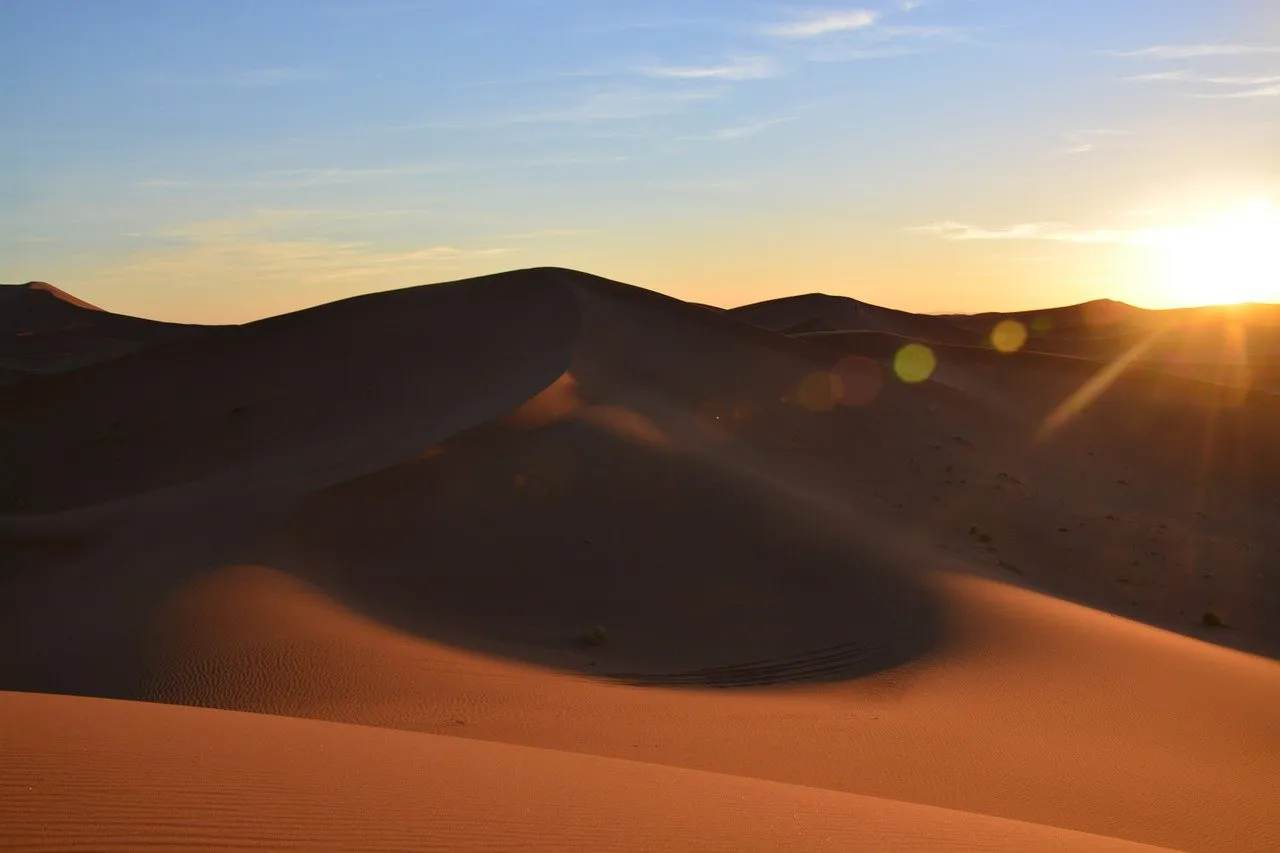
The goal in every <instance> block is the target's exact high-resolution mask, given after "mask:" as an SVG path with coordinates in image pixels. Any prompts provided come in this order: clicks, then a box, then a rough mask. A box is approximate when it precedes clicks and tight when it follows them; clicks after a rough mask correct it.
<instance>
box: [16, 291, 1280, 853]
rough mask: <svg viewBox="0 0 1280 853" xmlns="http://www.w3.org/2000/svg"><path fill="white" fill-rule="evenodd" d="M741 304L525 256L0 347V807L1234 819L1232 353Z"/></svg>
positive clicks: (1246, 473) (539, 825)
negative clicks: (259, 308) (1012, 337)
mask: <svg viewBox="0 0 1280 853" xmlns="http://www.w3.org/2000/svg"><path fill="white" fill-rule="evenodd" d="M830 299H832V298H831V297H824V298H823V300H824V301H823V303H822V304H823V305H828V304H829V300H830ZM798 300H799V301H800V303H801V305H800V307H801V308H803V307H804V303H805V300H809V297H800V298H798ZM810 301H811V300H810ZM794 302H795V300H793V301H792V303H794ZM64 304H66V305H72V306H73V307H76V306H74V303H72V302H65V303H64ZM786 307H787V312H784V313H786V316H784V317H782V318H781V319H782V320H784V321H786V322H784V323H781V324H780V325H782V326H792V327H793V326H795V325H797V324H799V325H801V326H803V325H804V323H805V322H806V318H805V317H804V313H805V311H803V310H800V311H797V310H796V309H797V306H796V305H795V304H788V305H787V306H786ZM767 309H769V306H768V305H767V304H766V305H765V306H764V307H763V308H761V307H753V309H752V310H751V311H749V312H745V313H744V312H741V311H730V312H720V311H711V310H708V309H706V308H705V307H702V306H696V305H690V304H686V303H681V302H679V301H677V300H673V299H669V298H666V297H663V296H660V295H658V294H655V293H651V292H648V291H644V290H640V289H638V288H632V287H628V286H625V285H621V284H618V283H616V282H610V281H606V280H603V279H598V278H595V277H591V276H587V275H584V274H580V273H573V272H570V271H565V270H555V269H539V270H528V271H520V272H516V273H509V274H504V275H499V276H491V277H488V278H484V279H477V280H471V281H466V282H458V283H452V284H447V285H434V286H430V287H423V288H412V289H407V290H401V291H394V292H389V293H384V294H373V295H370V296H364V297H358V298H356V299H351V300H345V301H343V302H339V303H334V304H331V305H326V306H321V307H319V308H315V309H309V310H307V311H302V312H298V313H295V314H291V315H285V316H282V317H276V318H270V319H266V320H262V321H259V322H257V323H253V324H249V325H246V326H241V327H232V328H228V329H221V330H218V331H217V332H216V333H209V334H197V335H193V336H191V337H189V338H183V339H179V340H171V341H166V342H164V343H163V344H156V345H153V344H146V345H140V346H139V347H137V348H136V349H135V350H133V351H130V352H129V353H127V354H123V355H120V356H119V357H115V358H112V359H110V360H105V361H102V362H100V363H97V364H92V365H88V366H83V367H79V368H76V369H67V370H63V371H61V372H58V373H56V374H48V375H45V374H42V375H40V376H37V377H26V378H24V379H22V380H21V381H18V382H15V383H13V384H11V385H9V386H8V387H5V388H0V435H2V436H3V439H4V440H3V442H2V443H0V474H2V475H3V476H0V507H3V510H2V514H0V690H4V691H9V692H5V693H0V756H2V757H3V760H2V761H0V786H2V787H3V789H4V793H3V795H0V803H2V804H3V805H0V808H3V809H4V810H5V811H4V814H3V818H2V819H0V827H3V828H0V841H2V842H3V843H2V846H4V847H5V848H6V849H50V850H62V849H77V848H82V847H84V848H93V849H136V848H139V847H143V846H161V847H165V846H193V847H201V848H229V847H256V848H262V849H282V848H293V849H314V848H329V849H495V848H497V849H510V848H513V847H520V846H527V847H534V848H542V849H566V848H591V849H673V848H674V849H734V850H737V849H840V850H848V849H866V850H884V849H890V850H891V849H902V850H918V849H947V850H951V849H972V850H991V849H1018V850H1026V849H1045V850H1060V849H1081V850H1093V849H1116V850H1121V849H1131V848H1132V849H1140V846H1141V845H1149V846H1150V847H1149V848H1148V849H1150V848H1151V847H1154V848H1164V849H1177V850H1188V851H1192V850H1196V851H1199V850H1204V851H1209V850H1222V849H1231V850H1259V851H1261V850H1272V849H1276V847H1277V846H1280V793H1278V792H1280V789H1278V788H1277V784H1276V780H1277V779H1280V711H1277V709H1280V664H1277V662H1276V657H1277V653H1278V652H1280V620H1277V619H1276V615H1277V614H1278V613H1280V583H1278V582H1277V579H1278V578H1280V565H1278V563H1280V557H1278V555H1280V533H1277V532H1275V531H1273V530H1272V527H1273V526H1274V524H1273V517H1274V512H1275V510H1274V508H1275V507H1276V506H1278V505H1280V494H1278V491H1277V489H1278V487H1277V484H1278V483H1280V452H1278V451H1277V449H1276V445H1275V443H1274V441H1273V440H1272V436H1274V435H1275V429H1276V427H1277V426H1280V404H1278V400H1277V398H1276V396H1275V395H1274V394H1272V393H1270V392H1269V391H1268V389H1266V388H1265V387H1260V386H1259V385H1258V384H1257V383H1254V382H1249V383H1242V382H1240V381H1235V382H1227V381H1224V382H1220V383H1211V382H1207V381H1204V380H1203V379H1198V378H1193V377H1189V376H1187V375H1184V374H1180V373H1178V372H1177V371H1173V370H1169V369H1164V368H1165V367H1166V366H1167V364H1166V363H1165V362H1162V361H1160V359H1155V358H1149V359H1148V360H1147V362H1148V363H1144V364H1141V365H1139V364H1136V362H1135V363H1134V364H1129V365H1128V366H1127V367H1126V369H1124V370H1119V369H1117V368H1116V367H1115V366H1114V365H1115V364H1116V360H1115V357H1114V356H1113V355H1112V354H1111V353H1110V351H1108V350H1106V348H1105V347H1103V346H1097V347H1095V349H1096V351H1086V350H1087V349H1088V347H1089V346H1091V345H1092V344H1090V342H1091V341H1094V342H1096V340H1098V339H1099V336H1098V335H1096V334H1094V335H1093V336H1092V337H1090V336H1086V335H1084V334H1083V333H1082V332H1079V331H1077V332H1070V333H1069V332H1068V331H1067V330H1069V329H1071V328H1073V325H1072V324H1073V323H1075V326H1074V327H1075V328H1077V329H1079V328H1082V327H1085V326H1087V325H1088V324H1087V323H1085V322H1084V321H1083V320H1079V318H1081V317H1083V316H1085V315H1086V314H1088V315H1090V316H1092V314H1093V313H1095V312H1087V311H1084V310H1083V309H1080V308H1078V307H1076V308H1073V309H1058V311H1059V313H1058V314H1057V315H1055V316H1057V317H1058V318H1059V320H1060V322H1058V323H1057V328H1058V335H1059V337H1058V338H1055V340H1060V341H1067V342H1068V343H1070V345H1071V346H1075V347H1076V348H1077V351H1076V352H1074V353H1066V352H1049V351H1046V350H1047V349H1049V347H1048V346H1047V345H1046V346H1044V347H1040V348H1038V349H1037V348H1036V347H1029V348H1028V349H1031V350H1032V351H1025V350H1024V351H1021V352H1018V353H1014V354H1008V355H1006V354H1003V353H997V352H994V351H993V350H992V349H991V348H990V347H984V346H983V345H982V342H981V340H979V339H978V338H980V336H981V334H982V333H981V331H980V329H981V326H982V324H983V323H987V322H989V321H990V320H991V319H992V318H937V317H922V318H916V319H917V320H918V321H919V322H918V323H917V325H916V327H915V331H914V333H913V334H915V335H916V336H915V337H914V338H911V337H905V335H907V334H908V333H909V332H912V330H911V329H908V328H906V323H907V321H908V320H910V318H911V316H912V315H906V319H904V318H902V317H899V316H898V314H900V313H901V312H896V313H895V314H893V315H892V316H893V317H895V318H896V319H895V322H899V326H898V327H897V328H894V329H887V328H883V327H880V326H876V325H875V324H873V323H868V324H867V325H866V326H865V327H854V328H849V327H847V326H846V327H844V328H841V327H839V326H838V325H837V326H836V327H835V328H831V326H832V325H833V324H830V323H829V324H828V328H826V329H825V331H822V330H815V329H813V328H811V327H809V326H806V327H804V328H802V329H800V330H799V331H795V332H794V334H791V335H787V334H782V333H780V332H779V331H777V330H775V329H773V328H764V326H768V325H770V320H771V318H770V317H769V310H767ZM1127 309H1128V307H1127V306H1125V307H1124V308H1118V309H1110V310H1109V311H1107V312H1103V313H1104V315H1105V318H1106V322H1107V323H1111V324H1114V323H1122V324H1126V328H1125V329H1124V330H1119V331H1117V330H1114V329H1113V330H1111V331H1115V332H1116V335H1120V334H1131V333H1134V331H1133V329H1131V328H1129V327H1130V326H1133V327H1136V326H1137V325H1140V324H1146V326H1154V325H1158V324H1161V323H1163V324H1166V325H1168V324H1169V323H1170V322H1172V321H1170V320H1169V319H1168V318H1164V319H1162V318H1160V317H1148V316H1146V314H1147V313H1150V312H1141V311H1140V310H1139V309H1131V310H1127ZM76 310H82V311H88V310H89V309H88V308H80V307H76ZM842 310H843V309H842ZM819 313H820V312H819ZM746 314H749V315H750V322H748V321H747V319H746ZM796 316H799V317H800V319H799V320H798V321H797V322H796V323H792V322H791V321H792V320H795V317H796ZM840 316H842V317H843V318H844V320H845V321H847V320H848V319H849V317H850V316H852V317H853V318H854V321H855V322H856V321H857V317H859V316H864V317H865V316H876V315H874V314H868V313H867V312H865V311H864V312H861V314H860V313H859V312H858V311H852V312H849V311H845V312H844V313H843V314H842V315H840ZM1250 316H1253V315H1250ZM1072 318H1075V319H1074V320H1073V319H1072ZM1117 318H1118V319H1117ZM1232 318H1234V319H1232ZM774 319H776V318H774ZM808 319H812V318H808ZM1000 319H1008V318H1000ZM1032 319H1034V318H1032ZM1077 320H1079V322H1076V321H1077ZM998 321H999V320H998V319H997V320H996V322H998ZM912 322H914V321H912ZM1176 322H1177V323H1178V324H1182V326H1186V325H1187V324H1188V323H1191V324H1192V325H1194V326H1195V328H1197V329H1204V328H1208V327H1209V325H1210V324H1211V323H1212V322H1218V323H1220V324H1223V323H1239V322H1242V321H1240V320H1239V318H1238V315H1231V316H1227V315H1221V316H1219V317H1218V319H1217V320H1214V319H1213V317H1209V318H1208V319H1206V318H1205V317H1204V316H1199V315H1197V317H1196V318H1194V323H1193V322H1192V320H1191V319H1187V318H1186V317H1185V316H1183V317H1181V318H1180V319H1177V320H1176ZM1250 322H1251V323H1254V325H1257V326H1258V328H1260V329H1262V331H1261V332H1258V334H1257V337H1258V338H1259V339H1262V338H1265V336H1266V334H1267V333H1268V331H1267V330H1269V329H1270V328H1271V327H1270V326H1268V325H1267V323H1269V322H1271V321H1270V320H1268V319H1267V315H1266V312H1265V311H1262V310H1261V309H1260V310H1259V312H1258V316H1257V317H1256V318H1255V319H1254V320H1251V321H1250ZM943 323H945V324H947V325H948V326H949V327H950V328H952V329H954V330H956V333H955V336H954V339H953V340H951V341H938V340H934V339H933V338H930V337H928V336H926V335H924V334H923V333H921V332H920V330H921V329H926V330H927V329H928V328H933V327H938V326H939V324H943ZM775 325H779V324H775ZM1096 325H1097V323H1095V326H1096ZM1179 327H1181V326H1179ZM1249 328H1252V326H1250V327H1249ZM1095 332H1096V329H1095ZM961 333H964V334H968V335H970V338H969V339H961ZM1108 334H1110V332H1108ZM1162 334H1166V335H1173V334H1175V332H1172V331H1170V332H1165V333H1162ZM1202 334H1203V335H1205V336H1208V334H1209V333H1208V332H1202ZM1223 334H1225V332H1224V333H1223ZM1205 339H1206V340H1209V339H1210V338H1209V337H1206V338H1205ZM911 340H923V341H928V342H929V345H930V347H931V349H932V350H933V351H934V354H935V358H936V360H937V369H936V370H935V371H934V373H933V374H932V375H931V377H930V378H929V379H928V380H927V381H924V382H922V383H919V384H908V383H905V382H902V381H900V380H899V379H898V378H896V377H895V376H894V375H893V372H892V370H891V364H892V362H893V357H894V354H895V353H896V352H897V350H898V349H900V348H901V346H903V345H905V344H906V343H908V342H910V341H911ZM1072 342H1074V343H1072ZM1196 357H1197V358H1198V359H1200V362H1201V363H1203V364H1210V365H1216V366H1218V367H1222V366H1223V365H1227V364H1229V361H1228V360H1227V359H1226V358H1225V357H1219V356H1213V353H1212V351H1210V350H1209V349H1207V348H1205V347H1202V348H1201V350H1198V351H1197V353H1196ZM1215 358H1216V360H1215ZM1259 366H1265V365H1259ZM1111 374H1115V375H1114V378H1113V379H1111V381H1110V382H1108V383H1107V384H1106V385H1105V387H1102V385H1103V383H1102V382H1101V380H1100V378H1099V377H1105V378H1110V377H1111ZM833 375H835V376H838V377H839V379H838V380H835V381H833V380H832V376H833ZM1082 388H1083V389H1086V392H1087V397H1088V398H1087V399H1086V398H1085V396H1082V395H1081V389H1082ZM1090 389H1094V390H1093V391H1090ZM1073 401H1074V402H1073ZM1206 612H1212V613H1213V614H1214V615H1215V616H1217V617H1219V618H1220V620H1221V621H1222V622H1224V623H1225V626H1209V625H1206V624H1205V620H1204V618H1203V617H1204V614H1205V613H1206ZM192 706H200V707H192Z"/></svg>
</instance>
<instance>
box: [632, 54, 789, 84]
mask: <svg viewBox="0 0 1280 853" xmlns="http://www.w3.org/2000/svg"><path fill="white" fill-rule="evenodd" d="M636 71H637V72H638V73H640V74H643V75H644V76H646V77H657V78H664V79H672V80H763V79H765V78H768V77H776V76H777V75H778V71H779V69H778V64H777V63H776V62H774V61H773V60H772V59H769V58H768V57H763V56H755V57H744V58H741V59H735V60H733V61H732V62H727V63H722V64H720V65H645V66H641V67H640V68H637V69H636Z"/></svg>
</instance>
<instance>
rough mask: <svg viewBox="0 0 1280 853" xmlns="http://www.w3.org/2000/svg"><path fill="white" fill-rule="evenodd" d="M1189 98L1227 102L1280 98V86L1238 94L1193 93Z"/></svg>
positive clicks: (1244, 90) (1244, 91)
mask: <svg viewBox="0 0 1280 853" xmlns="http://www.w3.org/2000/svg"><path fill="white" fill-rule="evenodd" d="M1191 97H1193V98H1221V99H1228V100H1234V99H1237V98H1280V86H1259V87H1257V88H1255V89H1241V90H1240V91H1238V92H1195V93H1193V94H1192V95H1191Z"/></svg>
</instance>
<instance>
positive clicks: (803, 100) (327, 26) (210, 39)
mask: <svg viewBox="0 0 1280 853" xmlns="http://www.w3.org/2000/svg"><path fill="white" fill-rule="evenodd" d="M0 80H3V81H4V85H3V87H0V127H3V128H4V132H3V133H0V281H4V282H11V283H19V282H24V281H28V280H42V281H48V282H51V283H53V284H55V285H57V286H58V287H60V288H62V289H63V290H66V291H69V292H71V293H74V294H75V295H77V296H79V297H81V298H83V299H86V300H88V301H90V302H93V303H95V304H98V305H100V306H102V307H105V308H108V309H110V310H114V311H119V312H122V313H129V314H135V315H139V316H145V317H153V318H157V319H165V320H179V321H186V322H206V323H221V322H241V321H247V320H252V319H255V318H258V317H263V316H269V315H273V314H277V313H281V312H284V311H289V310H294V309H298V308H302V307H306V306H309V305H314V304H318V303H322V302H327V301H331V300H334V299H339V298H343V297H346V296H350V295H354V294H358V293H366V292H371V291H377V290H386V289H390V288H395V287H403V286H409V285H415V284H424V283H430V282H439V281H449V280H455V279H460V278H466V277H470V276H475V275H482V274H486V273H491V272H498V271H502V270H508V269H518V268H524V267H533V266H544V265H554V266H565V267H572V268H575V269H580V270H584V271H587V272H592V273H595V274H598V275H603V276H606V277H609V278H613V279H618V280H621V281H626V282H628V283H631V284H636V285H640V286H643V287H647V288H650V289H653V290H658V291H661V292H663V293H668V294H671V295H673V296H677V297H679V298H682V299H688V300H693V301H698V302H704V303H709V304H713V305H719V306H726V307H727V306H732V305H740V304H745V303H749V302H754V301H758V300H762V299H768V298H773V297H778V296H784V295H790V294H796V293H806V292H815V291H816V292H825V293H832V294H840V295H847V296H853V297H856V298H858V299H862V300H865V301H868V302H872V303H876V304H881V305H887V306H891V307H895V308H902V309H907V310H912V311H922V312H953V311H956V312H959V311H966V312H978V311H987V310H1020V309H1027V308H1037V307H1047V306H1050V305H1061V304H1070V303H1076V302H1082V301H1086V300H1089V299H1096V298H1113V299H1119V300H1123V301H1126V302H1131V303H1134V304H1138V305H1143V306H1146V307H1169V306H1174V305H1185V304H1197V303H1208V302H1215V301H1231V300H1232V299H1235V298H1245V297H1248V298H1252V299H1255V300H1257V301H1277V302H1280V263H1278V262H1276V255H1275V253H1276V252H1280V2H1277V0H1070V2H1066V0H1063V2H1056V1H1054V2H1051V0H886V2H870V0H868V1H867V2H860V3H853V4H841V3H816V4H812V5H811V4H807V3H799V4H791V3H776V2H754V0H646V2H631V1H630V0H365V2H356V0H181V2H175V0H154V2H153V0H114V2H109V3H108V2H100V0H0ZM1242 223H1243V224H1242ZM1241 235H1244V236H1241ZM1269 237H1275V238H1277V239H1275V240H1270V239H1269ZM1233 259H1234V260H1233ZM1242 259H1243V260H1242ZM1223 262H1225V266H1224V265H1223ZM1223 270H1226V272H1227V273H1229V275H1228V274H1224V272H1223ZM1260 270H1262V271H1264V272H1265V273H1266V275H1267V277H1266V278H1265V279H1264V278H1263V277H1262V276H1263V273H1261V272H1259V271H1260ZM1271 272H1275V273H1276V277H1275V279H1274V280H1272V279H1271V278H1270V277H1269V276H1270V273H1271ZM1250 277H1252V278H1250ZM1238 279H1239V280H1244V279H1248V280H1249V286H1248V287H1242V286H1240V285H1238V283H1237V280H1238Z"/></svg>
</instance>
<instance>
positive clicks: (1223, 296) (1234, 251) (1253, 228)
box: [1143, 201, 1280, 305]
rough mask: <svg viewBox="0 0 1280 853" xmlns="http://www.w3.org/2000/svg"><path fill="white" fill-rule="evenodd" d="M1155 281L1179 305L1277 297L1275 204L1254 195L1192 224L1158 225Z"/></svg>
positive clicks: (1279, 230)
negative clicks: (1247, 201)
mask: <svg viewBox="0 0 1280 853" xmlns="http://www.w3.org/2000/svg"><path fill="white" fill-rule="evenodd" d="M1143 242H1144V243H1146V244H1147V245H1149V246H1151V247H1152V248H1153V249H1155V251H1156V252H1157V258H1156V271H1155V276H1156V282H1155V283H1156V286H1157V287H1158V288H1159V289H1160V290H1161V291H1162V293H1163V294H1164V295H1165V296H1166V297H1167V298H1168V300H1169V301H1170V302H1172V303H1175V304H1179V305H1226V304H1232V303H1237V302H1280V210H1278V209H1277V208H1276V207H1275V206H1274V205H1272V204H1271V203H1270V202H1266V201H1259V202H1254V203H1252V204H1249V205H1245V206H1242V207H1240V208H1237V209H1236V210H1232V211H1229V212H1225V213H1221V214H1218V215H1216V216H1213V217H1211V218H1208V219H1206V220H1204V221H1202V222H1200V223H1197V224H1195V225H1190V226H1185V227H1181V228H1166V229H1158V230H1154V231H1152V232H1150V233H1149V234H1148V235H1147V236H1146V239H1145V240H1144V241H1143Z"/></svg>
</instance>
